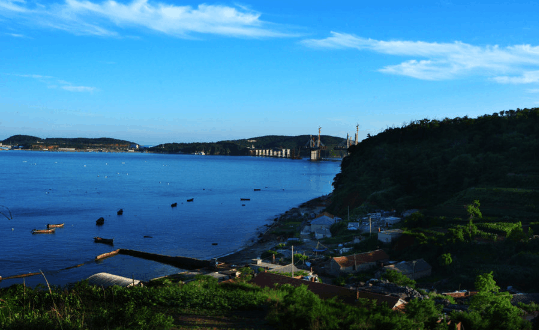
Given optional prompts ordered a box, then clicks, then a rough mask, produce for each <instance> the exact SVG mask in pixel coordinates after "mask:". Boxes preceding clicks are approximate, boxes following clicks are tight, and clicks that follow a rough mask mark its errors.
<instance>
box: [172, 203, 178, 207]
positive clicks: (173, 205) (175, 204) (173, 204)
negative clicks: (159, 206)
mask: <svg viewBox="0 0 539 330" xmlns="http://www.w3.org/2000/svg"><path fill="white" fill-rule="evenodd" d="M176 206H178V203H172V204H170V207H176Z"/></svg>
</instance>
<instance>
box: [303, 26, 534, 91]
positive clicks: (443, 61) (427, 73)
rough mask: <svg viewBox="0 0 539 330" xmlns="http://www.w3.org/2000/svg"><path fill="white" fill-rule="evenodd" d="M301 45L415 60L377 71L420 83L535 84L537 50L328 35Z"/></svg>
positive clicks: (461, 43) (342, 34)
mask: <svg viewBox="0 0 539 330" xmlns="http://www.w3.org/2000/svg"><path fill="white" fill-rule="evenodd" d="M302 43H303V44H304V45H306V46H308V47H312V48H324V49H347V48H352V49H357V50H360V51H364V50H367V51H371V52H376V53H381V54H388V55H395V56H402V57H415V58H414V59H410V60H407V61H404V62H402V63H400V64H396V65H388V66H385V67H383V68H381V69H379V70H378V71H380V72H383V73H388V74H396V75H403V76H409V77H413V78H417V79H423V80H445V79H454V78H458V77H462V76H466V75H472V74H475V75H483V76H487V77H490V78H492V79H493V80H494V81H496V82H498V83H513V84H527V83H534V82H539V70H538V69H539V46H535V47H534V46H531V45H515V46H509V47H505V48H501V47H499V46H498V45H494V46H474V45H470V44H466V43H463V42H459V41H456V42H453V43H436V42H424V41H398V40H397V41H383V40H374V39H366V38H362V37H358V36H354V35H351V34H346V33H337V32H331V36H330V37H328V38H325V39H308V40H303V41H302Z"/></svg>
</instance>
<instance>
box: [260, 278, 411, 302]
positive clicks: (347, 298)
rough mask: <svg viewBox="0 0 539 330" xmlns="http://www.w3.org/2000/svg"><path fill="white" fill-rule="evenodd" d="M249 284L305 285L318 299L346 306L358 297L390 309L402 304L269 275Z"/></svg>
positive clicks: (383, 296) (344, 289) (333, 286)
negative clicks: (333, 301)
mask: <svg viewBox="0 0 539 330" xmlns="http://www.w3.org/2000/svg"><path fill="white" fill-rule="evenodd" d="M250 283H252V284H255V285H258V286H260V287H263V288H266V287H269V288H274V287H275V284H281V285H282V284H290V285H292V286H294V287H299V286H300V285H306V286H307V289H308V290H309V291H311V292H312V293H314V294H316V295H317V296H318V297H320V299H331V298H333V297H337V299H339V300H341V301H342V302H344V303H347V304H355V303H356V301H357V298H358V296H359V298H367V299H373V300H375V301H376V303H377V304H382V303H384V302H386V303H387V304H388V306H389V307H390V308H395V307H396V306H398V305H400V304H401V303H402V301H401V300H400V299H399V298H398V297H393V296H386V295H382V294H377V293H372V292H366V291H356V290H353V289H348V288H345V287H342V286H335V285H329V284H324V283H318V282H310V281H305V280H300V279H295V278H291V277H287V276H282V275H277V274H271V273H260V274H258V275H257V276H255V277H254V278H253V279H252V280H251V281H250Z"/></svg>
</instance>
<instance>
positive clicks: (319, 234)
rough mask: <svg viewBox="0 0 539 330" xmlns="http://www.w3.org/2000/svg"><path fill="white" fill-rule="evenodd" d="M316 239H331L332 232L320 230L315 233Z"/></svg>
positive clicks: (325, 229) (327, 229)
mask: <svg viewBox="0 0 539 330" xmlns="http://www.w3.org/2000/svg"><path fill="white" fill-rule="evenodd" d="M314 237H315V238H316V239H322V238H324V237H331V231H330V230H329V228H320V229H316V230H315V231H314Z"/></svg>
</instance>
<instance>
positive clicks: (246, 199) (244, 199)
mask: <svg viewBox="0 0 539 330" xmlns="http://www.w3.org/2000/svg"><path fill="white" fill-rule="evenodd" d="M250 200H251V199H250V198H240V201H250Z"/></svg>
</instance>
